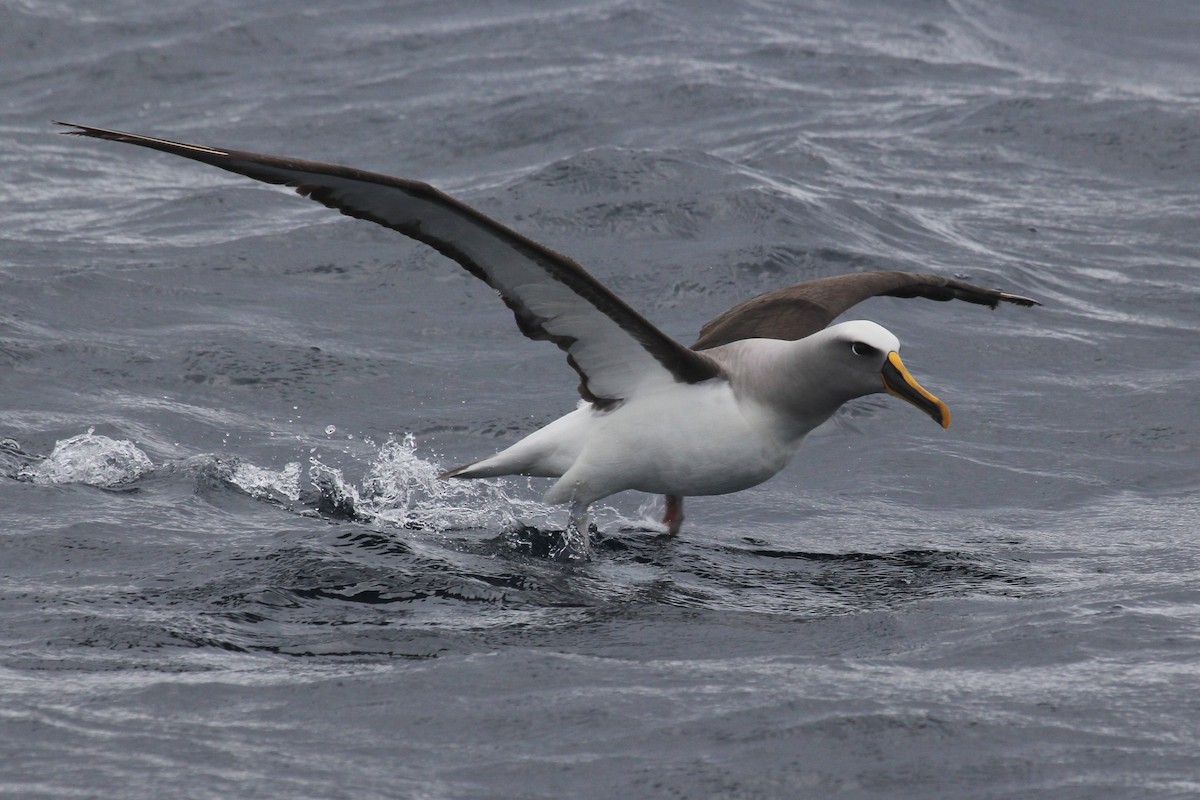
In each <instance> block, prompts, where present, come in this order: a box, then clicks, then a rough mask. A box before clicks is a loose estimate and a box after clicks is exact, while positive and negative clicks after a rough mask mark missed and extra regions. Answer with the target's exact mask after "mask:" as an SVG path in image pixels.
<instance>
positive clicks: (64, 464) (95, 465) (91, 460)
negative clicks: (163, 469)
mask: <svg viewBox="0 0 1200 800" xmlns="http://www.w3.org/2000/svg"><path fill="white" fill-rule="evenodd" d="M153 469H154V464H153V462H151V461H150V457H149V456H147V455H146V454H145V453H143V452H142V451H141V450H140V449H138V447H137V445H135V444H134V443H133V442H131V441H129V440H127V439H110V438H108V437H107V436H97V435H96V434H95V428H88V430H87V433H81V434H79V435H78V436H72V437H71V438H69V439H63V440H61V441H59V442H56V443H55V445H54V451H53V452H51V453H50V455H49V456H47V457H46V458H45V459H44V460H43V461H40V462H38V463H37V464H32V465H29V466H26V467H23V468H22V469H21V470H20V471H19V472H18V473H17V478H18V479H20V480H27V481H32V482H33V483H40V484H57V483H86V484H89V485H91V486H103V487H106V488H111V487H116V486H124V485H126V484H129V483H132V482H134V481H136V480H137V479H138V478H140V477H142V476H143V475H145V474H146V473H148V472H150V471H151V470H153Z"/></svg>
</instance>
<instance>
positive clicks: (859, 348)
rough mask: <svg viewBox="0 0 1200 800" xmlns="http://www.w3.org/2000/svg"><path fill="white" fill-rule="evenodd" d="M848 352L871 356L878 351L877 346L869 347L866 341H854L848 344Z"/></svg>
mask: <svg viewBox="0 0 1200 800" xmlns="http://www.w3.org/2000/svg"><path fill="white" fill-rule="evenodd" d="M850 352H852V353H854V355H856V356H873V355H875V354H876V353H878V352H879V348H877V347H871V345H869V344H867V343H866V342H855V343H854V344H852V345H850Z"/></svg>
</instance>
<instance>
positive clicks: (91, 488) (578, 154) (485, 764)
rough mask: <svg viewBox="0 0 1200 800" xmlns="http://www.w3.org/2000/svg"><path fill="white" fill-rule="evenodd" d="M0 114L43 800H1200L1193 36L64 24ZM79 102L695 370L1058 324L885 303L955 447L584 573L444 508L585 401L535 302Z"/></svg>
mask: <svg viewBox="0 0 1200 800" xmlns="http://www.w3.org/2000/svg"><path fill="white" fill-rule="evenodd" d="M93 5H94V6H95V7H93ZM0 86H2V88H3V92H2V97H3V104H2V106H0V136H2V138H3V145H4V146H3V147H0V200H2V208H3V219H4V236H3V239H2V240H0V292H2V297H3V302H2V305H0V409H2V420H0V438H2V439H4V445H3V447H0V471H2V473H3V477H0V510H2V518H3V524H2V525H0V592H2V595H0V795H3V796H5V797H20V798H26V797H29V798H40V797H53V798H59V797H129V798H151V797H154V798H157V797H167V796H170V797H188V798H206V797H213V798H216V797H221V798H224V797H247V798H251V797H254V798H258V797H356V798H357V797H379V798H385V797H387V798H391V797H412V798H491V797H513V798H516V797H521V798H525V797H544V798H558V797H567V796H573V797H598V798H599V797H621V798H630V797H688V798H707V797H725V798H776V797H778V798H795V797H806V798H808V797H811V798H828V797H864V798H867V797H869V798H876V797H889V798H890V797H903V798H966V797H972V798H1043V797H1045V798H1051V797H1053V798H1166V797H1179V798H1183V797H1196V796H1200V766H1198V764H1200V722H1197V720H1200V589H1198V588H1197V572H1198V571H1200V542H1198V541H1197V529H1198V527H1200V499H1198V495H1197V490H1198V489H1200V474H1198V467H1200V459H1198V458H1197V451H1198V449H1200V433H1198V431H1200V425H1198V422H1200V411H1198V408H1197V401H1196V398H1197V397H1198V396H1200V339H1198V336H1197V334H1198V332H1200V315H1198V312H1197V309H1198V308H1200V255H1198V253H1200V249H1198V246H1200V225H1198V224H1197V213H1196V187H1197V185H1198V179H1200V7H1197V6H1196V4H1195V3H1194V2H1192V0H1161V2H1154V3H1149V4H1133V3H1123V2H1116V1H1115V0H1105V1H1104V2H1082V0H1076V1H1075V2H1068V3H1063V2H1050V0H1001V1H1000V2H995V1H994V0H989V1H988V2H977V1H976V0H956V1H954V2H950V1H949V0H944V1H939V0H901V2H891V1H889V2H883V1H882V0H879V1H878V2H870V1H869V0H861V1H855V2H832V0H828V1H827V2H819V1H818V2H804V3H784V2H749V1H748V0H747V1H745V2H722V3H687V4H685V3H676V4H666V3H652V2H638V1H636V0H635V1H634V2H619V1H618V2H610V1H608V0H596V1H595V2H568V3H558V4H554V5H547V4H541V3H520V2H502V3H488V4H469V5H468V4H463V5H461V6H448V5H447V4H443V3H405V4H394V3H365V4H357V5H353V6H351V7H347V6H346V4H342V3H322V2H316V0H307V1H306V2H302V3H291V4H278V3H267V2H258V1H256V2H237V3H233V2H220V1H218V2H206V3H198V2H177V3H169V4H159V3H149V2H145V0H128V2H122V3H110V4H70V3H52V2H42V0H24V1H23V2H15V3H14V2H9V3H6V4H3V5H0ZM51 118H58V119H66V120H69V121H77V122H84V123H90V124H97V125H105V126H110V127H118V128H125V129H129V130H136V131H141V132H144V133H150V134H157V135H163V136H168V137H173V138H182V139H185V140H191V141H197V142H203V143H208V144H213V145H218V146H228V147H242V148H246V149H252V150H259V151H265V152H275V153H284V154H291V155H297V156H303V157H309V158H316V159H325V160H336V161H340V162H343V163H349V164H352V165H356V166H361V167H365V168H369V169H374V170H379V171H384V172H391V173H396V174H404V175H410V176H413V177H418V178H422V179H426V180H430V181H433V182H435V183H437V184H438V185H440V186H442V187H443V188H446V189H448V190H451V191H453V192H455V193H457V194H459V195H460V196H462V197H463V198H464V199H466V200H467V201H469V202H471V203H474V204H476V205H478V206H480V207H481V208H483V209H485V210H486V211H487V212H489V213H491V214H493V215H495V216H496V217H498V218H499V219H502V220H504V221H507V222H509V223H512V224H514V225H516V226H517V227H519V228H520V229H521V230H522V231H524V232H526V233H528V234H529V235H531V236H533V237H535V238H538V239H540V240H542V241H545V242H546V243H548V244H550V245H552V246H554V247H556V248H559V249H561V250H563V251H565V252H568V253H571V254H572V255H574V256H575V257H577V258H578V259H579V260H580V261H582V262H583V263H585V264H587V265H588V266H589V268H590V269H592V270H593V271H594V272H595V273H596V274H597V275H598V276H599V277H600V278H601V279H602V280H604V281H605V282H607V283H608V284H609V285H611V286H612V287H613V288H614V289H615V290H616V291H617V292H618V293H620V294H621V295H622V296H624V297H626V298H627V299H628V300H629V301H630V302H631V303H632V304H633V305H634V306H635V307H637V308H639V309H640V310H642V311H643V312H644V313H646V314H647V315H648V316H650V317H651V318H652V319H654V320H655V321H657V322H659V323H661V324H662V326H663V327H664V328H665V329H666V330H667V331H668V332H670V333H672V334H673V335H677V336H679V337H680V338H682V339H685V340H689V341H690V338H691V337H692V336H693V335H694V334H695V332H696V330H697V329H698V327H699V325H700V323H701V322H703V321H704V320H706V319H708V318H709V317H710V316H712V315H714V314H715V313H717V312H718V311H720V310H723V309H724V308H726V307H727V306H729V305H730V304H732V303H733V302H735V301H737V300H739V299H742V298H744V297H747V296H749V295H751V294H755V293H757V292H760V291H763V290H765V289H768V288H772V287H775V286H779V285H784V284H786V283H789V282H793V281H796V280H800V279H804V278H809V277H815V276H822V275H833V274H840V273H844V272H848V271H854V270H863V269H871V268H893V267H895V268H905V269H928V270H933V271H939V272H943V273H946V274H956V275H963V276H967V277H968V278H969V279H970V280H973V281H975V282H978V283H983V284H988V285H996V286H1000V287H1003V288H1006V289H1009V290H1012V291H1016V292H1019V293H1022V294H1029V295H1032V296H1035V297H1037V298H1039V299H1041V300H1042V301H1043V302H1044V304H1045V305H1044V307H1043V308H1040V309H1036V310H1032V311H1028V310H1023V309H1014V308H1006V309H1002V310H1000V311H997V312H994V313H990V312H988V311H986V310H981V309H979V308H975V307H969V306H964V305H959V306H955V305H952V304H935V303H929V302H922V301H905V300H876V301H872V302H871V303H869V304H867V305H864V306H862V307H860V308H859V309H858V310H856V312H855V315H856V316H865V317H869V318H871V319H874V320H876V321H878V322H880V323H882V324H884V325H886V326H887V327H889V328H890V329H891V330H893V331H894V332H895V333H896V334H897V335H898V336H899V337H900V339H901V341H903V342H905V351H904V352H905V358H906V361H907V362H908V364H909V366H910V368H911V369H912V370H913V371H914V373H915V374H917V375H918V377H919V378H920V379H921V380H922V382H923V383H924V384H925V385H926V386H928V387H930V388H931V389H932V390H933V391H935V392H936V393H937V394H938V395H939V396H941V397H942V398H943V399H944V400H945V401H946V402H947V403H948V404H949V405H950V407H951V409H952V411H953V413H954V424H953V425H952V427H951V428H950V429H949V430H948V431H945V432H943V431H940V430H939V429H937V427H936V426H934V425H932V424H930V422H929V420H927V419H925V418H924V417H923V416H921V415H919V414H917V413H915V412H913V410H912V409H911V408H908V407H907V406H904V407H902V406H901V404H899V403H897V402H894V401H891V400H886V399H872V400H869V401H864V402H859V403H856V404H853V405H852V406H850V407H848V408H846V409H844V411H843V412H842V413H841V414H839V415H838V416H837V417H836V418H835V419H834V420H833V421H832V422H831V423H830V424H828V425H827V426H826V427H825V428H823V429H821V430H820V431H818V432H817V433H815V434H814V435H813V436H812V437H811V438H810V440H809V442H808V444H807V445H806V450H805V451H802V455H801V457H800V458H798V459H797V461H796V463H795V464H793V465H792V466H791V467H790V468H789V469H788V470H786V471H785V472H784V473H783V474H781V475H779V476H778V477H776V478H775V479H774V480H772V481H771V482H769V483H767V484H765V485H764V486H762V487H759V488H757V489H754V490H751V491H747V492H743V493H740V494H737V495H732V496H729V497H721V498H699V499H695V500H692V501H690V502H689V508H688V511H689V518H688V522H687V525H686V528H685V532H684V535H683V536H682V537H681V538H680V539H679V540H678V541H668V540H666V539H664V538H662V537H661V536H659V535H657V534H656V533H655V532H653V531H652V530H651V531H647V530H644V529H645V528H646V527H652V526H647V525H646V524H645V523H644V522H643V519H645V518H652V517H653V516H654V515H655V514H656V513H657V512H656V511H655V510H654V509H652V508H641V507H640V506H639V504H640V503H641V502H642V501H643V500H644V498H641V497H638V496H634V495H629V496H621V497H617V498H614V499H613V500H612V502H611V503H609V505H608V506H607V507H605V508H604V509H602V510H601V511H600V513H599V514H598V519H597V521H598V523H599V530H600V536H601V537H602V541H601V542H600V544H599V548H598V551H599V552H598V556H597V558H596V559H595V560H594V561H593V562H592V563H590V564H587V565H584V566H581V567H576V568H564V567H563V566H561V565H558V564H555V563H552V562H550V561H548V560H546V559H545V558H543V557H542V554H543V552H544V550H545V547H546V536H545V535H544V534H542V533H539V532H538V531H547V530H553V529H554V528H556V527H561V525H562V524H563V521H564V515H563V512H562V511H561V510H560V509H551V508H546V507H543V506H542V505H541V504H540V503H539V502H538V498H539V497H540V492H541V491H542V490H543V489H544V485H542V484H540V483H537V482H534V483H533V484H530V483H529V482H526V481H523V480H507V481H496V482H492V483H489V484H472V485H466V486H463V485H455V486H450V487H447V486H443V485H440V484H438V483H436V482H435V481H433V479H432V476H433V475H434V474H435V473H436V469H437V466H438V465H443V466H448V465H452V464H457V463H461V462H463V461H465V460H469V459H471V458H474V457H478V456H480V455H483V454H487V453H490V452H492V451H493V450H495V449H497V448H499V447H501V446H503V445H504V444H506V443H510V442H512V441H514V440H515V439H516V438H517V437H518V436H520V435H521V434H522V433H523V432H528V431H530V430H532V429H534V428H535V427H536V426H537V425H540V424H542V423H544V422H546V421H549V420H550V419H552V418H553V417H555V416H556V415H558V414H560V413H562V412H563V411H565V410H567V409H569V408H570V407H571V406H572V405H573V403H574V402H575V399H576V398H575V395H574V391H573V387H574V383H575V381H574V378H573V376H572V374H571V372H570V370H569V369H568V367H567V366H566V364H565V363H564V361H563V359H562V358H561V356H560V354H559V353H558V352H557V351H556V350H555V349H554V348H552V347H550V346H548V345H545V344H539V343H534V342H528V341H526V340H524V339H522V338H521V337H520V336H519V335H518V334H517V333H516V331H515V328H514V326H513V325H512V320H511V316H510V315H509V313H508V312H507V311H506V310H505V309H504V308H503V306H502V305H501V304H500V303H498V302H496V300H495V298H494V297H493V296H492V295H491V292H490V290H488V289H487V287H485V286H482V285H481V284H478V283H477V282H475V281H474V280H473V279H472V278H470V277H469V276H467V275H466V274H464V273H462V271H461V270H458V269H457V268H456V267H455V266H454V265H452V264H450V263H449V262H446V261H445V260H443V259H442V258H441V257H439V256H436V255H433V254H431V253H430V252H428V251H426V250H424V249H422V248H421V247H420V246H417V245H413V244H411V243H409V242H407V241H405V240H403V239H402V238H400V237H398V236H396V235H395V234H392V233H390V232H388V231H386V230H383V229H380V228H376V227H373V226H371V225H368V224H365V223H360V222H355V221H351V220H347V219H344V218H340V217H337V216H336V215H333V214H331V213H329V212H328V211H326V210H325V209H322V208H319V207H316V206H315V204H312V203H307V202H303V201H301V200H299V199H296V198H295V197H293V196H288V195H287V194H286V193H284V192H280V191H278V190H274V189H270V188H267V187H263V186H260V185H256V184H254V183H252V182H250V181H247V180H243V179H238V178H236V177H234V176H228V175H225V174H223V173H219V172H216V171H213V170H208V171H206V169H207V168H204V167H200V166H193V165H189V164H187V163H185V162H182V161H179V160H177V159H171V158H169V157H166V156H162V155H157V154H151V153H145V152H139V151H136V150H134V149H133V148H128V147H123V146H120V145H116V144H110V143H101V142H91V141H81V140H77V139H69V138H66V137H60V136H56V135H53V132H52V130H51V127H50V126H49V125H48V124H47V120H49V119H51ZM408 434H411V436H412V438H411V439H408V438H406V436H407V435H408Z"/></svg>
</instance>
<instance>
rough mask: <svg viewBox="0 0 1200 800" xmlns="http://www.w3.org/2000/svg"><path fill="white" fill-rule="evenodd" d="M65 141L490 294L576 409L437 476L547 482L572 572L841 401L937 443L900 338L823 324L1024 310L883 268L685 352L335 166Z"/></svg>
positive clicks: (496, 227)
mask: <svg viewBox="0 0 1200 800" xmlns="http://www.w3.org/2000/svg"><path fill="white" fill-rule="evenodd" d="M52 122H54V124H56V125H62V126H66V127H69V128H71V130H69V131H64V132H63V133H66V134H68V135H75V136H85V137H92V138H96V139H104V140H109V141H114V142H124V143H127V144H133V145H138V146H141V147H144V148H149V149H152V150H159V151H162V152H165V153H170V154H173V155H176V156H182V157H184V158H188V159H191V160H193V161H198V162H201V163H204V164H208V165H211V166H214V167H218V168H220V169H224V170H227V171H229V172H234V173H237V174H240V175H244V176H247V177H249V178H254V179H256V180H259V181H264V182H266V183H270V184H277V185H282V186H288V187H291V188H293V189H294V190H295V191H296V192H297V193H298V194H300V195H301V196H303V197H308V198H310V199H312V200H315V201H317V202H318V203H322V204H324V205H325V206H327V207H329V208H331V209H335V210H337V211H340V212H341V213H343V214H346V215H348V216H350V217H356V218H358V219H363V220H368V221H370V222H374V223H376V224H379V225H382V226H384V227H387V228H391V229H392V230H395V231H397V232H399V233H401V234H404V235H405V236H408V237H410V238H412V239H415V240H417V241H419V242H422V243H424V244H426V245H428V246H429V247H432V248H433V249H434V250H436V251H438V252H439V253H441V254H442V255H444V256H447V257H448V258H450V259H451V260H453V261H455V262H457V263H458V264H459V265H460V266H462V267H463V268H464V269H466V270H467V271H468V272H470V273H471V274H472V275H474V276H475V277H476V278H479V279H480V280H482V281H484V282H485V283H487V284H488V285H489V286H491V287H492V288H493V289H495V290H496V292H497V293H498V294H499V296H500V299H501V300H503V302H504V303H505V305H507V306H508V308H509V309H510V310H511V311H512V313H513V316H514V318H515V320H516V324H517V328H518V329H519V330H520V332H521V333H522V334H524V335H525V336H527V337H529V338H530V339H534V340H544V341H549V342H552V343H553V344H555V345H557V346H558V348H559V349H561V350H562V351H564V352H565V353H566V357H567V362H568V363H569V364H570V366H571V367H572V369H574V371H575V372H576V373H577V374H578V376H579V386H578V391H579V395H580V401H579V402H578V405H577V407H576V408H575V410H573V411H570V412H569V413H567V414H565V415H564V416H562V417H559V418H558V419H556V420H554V421H553V422H550V423H549V424H547V425H546V426H544V427H542V428H540V429H538V430H536V431H534V432H532V433H530V434H529V435H527V436H525V437H524V438H522V439H521V440H520V441H518V442H516V443H515V444H513V445H512V446H510V447H507V448H505V449H504V450H501V451H500V452H498V453H496V454H494V455H491V456H487V457H485V458H482V459H479V460H477V461H473V462H471V463H469V464H465V465H463V466H459V467H456V468H454V469H450V470H447V471H445V472H444V473H442V474H441V476H440V477H441V478H443V479H446V480H451V479H472V478H490V477H498V476H504V475H526V476H534V477H544V478H552V479H554V483H553V484H552V485H551V486H550V488H549V490H548V491H547V492H546V493H545V496H544V500H545V502H546V503H548V504H565V505H567V506H568V507H569V518H568V523H567V528H566V531H565V533H566V534H567V535H566V539H565V541H566V542H567V544H565V545H564V547H563V548H562V549H561V550H560V554H561V556H562V558H563V559H564V560H571V561H577V560H588V559H590V557H591V553H590V545H589V538H590V532H589V528H588V510H589V507H590V506H591V505H592V504H593V503H595V502H597V501H598V500H601V499H603V498H605V497H608V496H610V495H613V494H616V493H618V492H622V491H626V490H635V491H641V492H647V493H651V494H659V495H662V496H663V497H664V498H665V510H664V515H663V519H662V523H663V525H664V526H665V527H666V532H667V534H668V535H669V536H675V535H677V534H678V533H679V531H680V528H681V525H682V523H683V518H684V516H683V501H684V498H685V497H689V496H700V495H720V494H727V493H730V492H737V491H741V490H743V489H748V488H750V487H752V486H756V485H758V484H760V483H762V482H763V481H766V480H767V479H768V478H770V477H772V476H773V475H775V474H776V473H778V472H779V471H780V470H782V469H783V468H784V467H785V466H786V465H787V464H788V463H789V462H790V461H791V460H792V458H793V456H794V455H795V454H796V452H797V450H798V449H799V447H800V445H801V443H802V442H803V441H804V438H805V436H806V435H807V434H808V433H809V432H810V431H812V430H813V429H814V428H816V427H817V426H818V425H820V424H821V423H822V422H824V421H825V420H827V419H829V417H831V416H832V415H833V414H834V412H836V411H837V409H838V408H840V407H841V406H842V405H843V404H844V403H846V402H847V401H850V400H853V399H855V398H857V397H862V396H865V395H870V394H876V393H882V392H886V393H889V394H892V395H895V396H897V397H899V398H900V399H902V400H905V401H906V402H908V403H910V404H912V405H913V406H915V407H916V408H917V409H919V410H920V411H922V412H924V413H925V414H927V415H929V416H930V417H931V418H932V419H933V420H934V421H935V422H937V423H938V424H939V425H941V426H942V427H943V428H945V427H948V426H949V424H950V411H949V409H948V408H947V406H946V404H945V403H943V402H942V401H941V400H939V399H938V398H937V397H936V396H934V395H933V394H932V393H930V392H929V391H927V390H926V389H925V388H924V387H922V386H921V384H920V383H918V382H917V380H916V379H915V378H914V377H913V376H912V375H911V374H910V373H909V371H908V369H907V368H906V367H905V366H904V362H903V361H901V360H900V355H899V351H900V342H899V340H898V339H897V337H896V336H895V335H894V334H893V333H891V332H890V331H888V330H887V329H886V328H884V327H883V326H881V325H878V324H877V323H874V322H871V321H869V320H850V321H846V322H840V323H838V324H831V323H832V322H833V320H834V319H835V318H836V317H838V316H840V315H841V314H843V313H844V312H845V311H847V310H848V309H850V308H851V307H852V306H855V305H857V304H858V303H859V302H861V301H863V300H866V299H868V298H871V297H876V296H890V297H904V298H926V299H930V300H939V301H948V300H962V301H966V302H968V303H974V304H978V305H984V306H988V307H990V308H993V309H994V308H996V307H997V306H998V305H999V304H1001V303H1011V304H1014V305H1018V306H1027V307H1028V306H1037V305H1040V303H1039V302H1038V301H1036V300H1033V299H1031V298H1029V297H1024V296H1021V295H1017V294H1010V293H1008V292H1004V291H1000V290H998V289H989V288H984V287H981V286H976V285H973V284H970V283H967V282H965V281H962V280H958V279H954V278H947V277H944V276H941V275H936V274H929V273H920V272H905V271H899V270H880V271H872V272H860V273H852V274H846V275H836V276H830V277H822V278H816V279H812V280H807V281H803V282H801V283H797V284H794V285H791V286H786V287H783V288H779V289H775V290H772V291H768V292H766V293H764V294H761V295H758V296H756V297H752V298H750V299H748V300H745V301H744V302H741V303H738V304H737V305H735V306H733V307H732V308H730V309H729V310H727V311H725V312H723V313H722V314H720V315H718V316H717V317H715V318H714V319H712V320H710V321H709V322H707V323H706V324H705V325H703V327H701V329H700V335H699V337H698V338H697V340H696V341H695V342H693V343H692V344H691V345H690V346H686V345H684V344H682V343H681V342H679V341H677V340H676V339H673V338H672V337H670V336H668V335H667V334H665V333H664V332H663V331H661V330H660V329H659V328H657V327H655V326H654V325H653V324H652V323H651V322H649V321H648V320H647V319H646V318H645V317H643V316H642V315H641V314H640V313H638V312H637V311H636V310H634V308H633V307H632V306H630V305H629V304H628V303H626V302H625V301H624V300H622V299H621V298H619V297H618V296H617V295H616V294H614V293H613V292H612V291H611V290H610V289H608V288H607V287H606V286H604V285H603V284H602V283H601V282H600V281H598V280H597V279H596V278H594V277H593V276H592V275H591V274H590V273H588V272H587V271H586V270H585V269H584V268H583V267H582V266H581V265H580V264H578V263H577V262H576V261H574V260H573V259H571V258H570V257H568V256H566V255H563V254H562V253H559V252H557V251H555V250H553V249H551V248H549V247H547V246H545V245H543V244H540V243H538V242H536V241H534V240H532V239H530V238H528V237H527V236H525V235H523V234H521V233H519V232H517V231H516V230H514V229H513V228H510V227H508V226H506V225H504V224H502V223H500V222H498V221H496V220H495V219H492V218H491V217H489V216H487V215H486V214H484V213H482V212H480V211H478V210H476V209H474V208H472V207H471V206H469V205H467V204H466V203H464V202H462V201H460V200H458V199H456V198H455V197H452V196H450V195H449V194H446V193H444V192H442V191H440V190H439V189H437V188H435V187H433V186H431V185H429V184H428V183H424V182H421V181H417V180H412V179H408V178H401V177H393V176H389V175H383V174H379V173H373V172H368V171H365V170H360V169H355V168H353V167H346V166H339V165H336V164H329V163H323V162H318V161H308V160H303V159H297V158H289V157H281V156H273V155H266V154H262V153H253V152H249V151H243V150H232V149H225V148H218V147H208V146H204V145H198V144H188V143H184V142H177V141H171V140H167V139H160V138H155V137H151V136H143V135H140V134H136V133H127V132H124V131H118V130H110V129H106V128H98V127H93V126H88V125H77V124H74V123H67V122H59V121H57V120H53V121H52Z"/></svg>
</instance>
